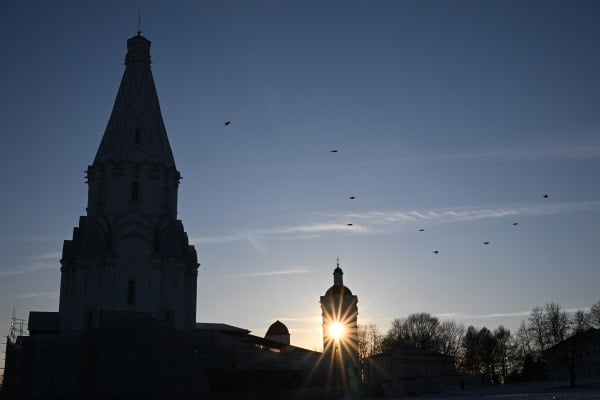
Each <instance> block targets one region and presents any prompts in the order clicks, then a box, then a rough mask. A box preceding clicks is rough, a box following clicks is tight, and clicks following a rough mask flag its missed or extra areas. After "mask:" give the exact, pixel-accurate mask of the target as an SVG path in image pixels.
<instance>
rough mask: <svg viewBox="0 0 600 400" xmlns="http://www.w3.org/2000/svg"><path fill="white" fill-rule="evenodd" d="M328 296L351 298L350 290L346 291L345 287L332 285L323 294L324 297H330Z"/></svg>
mask: <svg viewBox="0 0 600 400" xmlns="http://www.w3.org/2000/svg"><path fill="white" fill-rule="evenodd" d="M336 269H337V268H336ZM340 271H341V270H340ZM330 295H342V296H346V295H347V296H352V291H351V290H350V289H348V287H347V286H344V285H333V286H332V287H330V288H329V289H327V291H326V292H325V296H330Z"/></svg>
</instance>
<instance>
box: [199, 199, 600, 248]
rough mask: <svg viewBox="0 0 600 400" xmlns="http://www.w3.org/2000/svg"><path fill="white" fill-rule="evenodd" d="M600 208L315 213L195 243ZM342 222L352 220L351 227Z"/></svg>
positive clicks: (386, 230) (372, 231)
mask: <svg viewBox="0 0 600 400" xmlns="http://www.w3.org/2000/svg"><path fill="white" fill-rule="evenodd" d="M599 207H600V201H589V202H565V203H552V204H533V205H511V206H502V205H496V206H488V207H480V208H458V209H434V210H408V211H368V212H363V213H324V212H323V213H316V214H314V215H313V216H312V217H311V218H313V219H314V218H315V215H316V217H317V218H318V219H322V220H324V221H323V222H320V223H314V224H308V225H291V226H284V227H275V228H271V229H256V230H247V231H240V232H238V233H235V234H232V235H222V236H207V237H195V238H192V239H191V240H190V241H191V242H192V243H193V244H198V245H201V244H211V243H226V242H233V241H240V240H249V241H250V243H251V244H252V245H253V246H254V247H255V248H256V249H257V250H258V251H260V252H262V253H264V252H266V247H265V244H264V243H263V242H262V241H261V239H262V240H266V239H289V238H294V239H302V238H314V237H316V236H321V235H324V234H332V233H345V234H350V233H360V234H384V233H392V232H401V231H403V230H412V229H414V228H415V227H416V226H431V225H440V224H446V223H460V222H470V221H476V220H481V219H489V218H505V217H516V216H520V217H527V216H541V215H555V214H564V213H569V212H577V211H586V210H591V209H595V208H599ZM340 221H353V225H352V226H348V225H347V224H346V223H342V222H340Z"/></svg>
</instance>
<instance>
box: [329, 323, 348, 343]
mask: <svg viewBox="0 0 600 400" xmlns="http://www.w3.org/2000/svg"><path fill="white" fill-rule="evenodd" d="M344 331H345V328H344V324H342V323H341V322H334V323H332V324H331V326H330V327H329V336H331V337H332V338H333V339H334V340H336V341H339V340H340V339H342V338H343V337H344Z"/></svg>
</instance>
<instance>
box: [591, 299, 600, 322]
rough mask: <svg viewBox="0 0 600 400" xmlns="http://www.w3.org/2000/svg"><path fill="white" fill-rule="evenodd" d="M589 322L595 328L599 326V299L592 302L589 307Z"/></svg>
mask: <svg viewBox="0 0 600 400" xmlns="http://www.w3.org/2000/svg"><path fill="white" fill-rule="evenodd" d="M590 324H592V326H595V327H596V328H600V300H598V301H597V302H595V303H594V304H592V308H591V309H590Z"/></svg>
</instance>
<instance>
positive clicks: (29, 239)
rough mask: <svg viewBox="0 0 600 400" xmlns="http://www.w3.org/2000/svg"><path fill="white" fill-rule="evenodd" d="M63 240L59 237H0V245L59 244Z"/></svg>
mask: <svg viewBox="0 0 600 400" xmlns="http://www.w3.org/2000/svg"><path fill="white" fill-rule="evenodd" d="M64 239H65V238H64V237H60V236H4V237H0V243H43V242H60V241H62V240H64Z"/></svg>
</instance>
